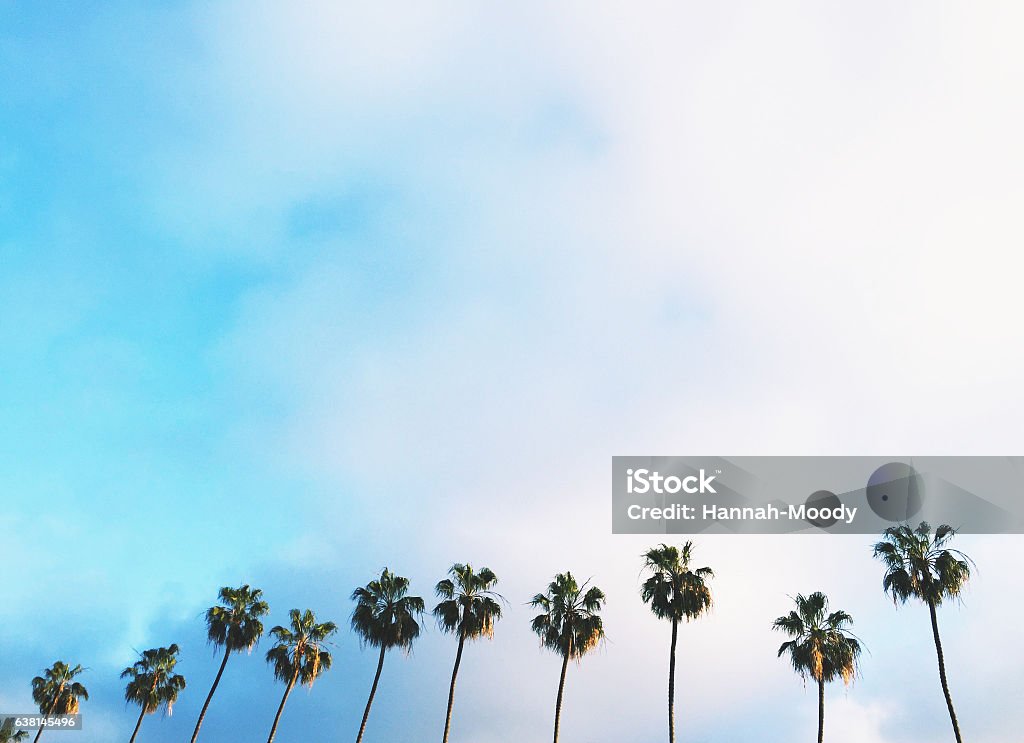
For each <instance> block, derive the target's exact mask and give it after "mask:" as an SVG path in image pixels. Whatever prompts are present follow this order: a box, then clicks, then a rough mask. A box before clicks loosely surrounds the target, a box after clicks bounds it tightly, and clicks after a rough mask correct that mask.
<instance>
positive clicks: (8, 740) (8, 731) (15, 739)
mask: <svg viewBox="0 0 1024 743" xmlns="http://www.w3.org/2000/svg"><path fill="white" fill-rule="evenodd" d="M23 740H28V733H27V732H25V731H24V730H17V729H15V727H14V718H13V717H8V718H6V719H5V720H4V721H3V723H0V743H21V741H23Z"/></svg>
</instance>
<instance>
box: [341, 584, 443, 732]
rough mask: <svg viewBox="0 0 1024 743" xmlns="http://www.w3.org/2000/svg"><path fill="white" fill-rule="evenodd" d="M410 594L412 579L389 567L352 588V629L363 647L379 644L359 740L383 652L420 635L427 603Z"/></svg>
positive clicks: (408, 644)
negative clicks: (375, 578) (421, 619)
mask: <svg viewBox="0 0 1024 743" xmlns="http://www.w3.org/2000/svg"><path fill="white" fill-rule="evenodd" d="M408 594H409V579H408V578H403V577H402V576H400V575H395V574H394V573H392V572H391V571H390V570H388V569H387V568H384V570H383V571H382V572H381V574H380V578H378V579H377V580H373V581H370V582H369V583H367V584H366V585H365V586H363V587H361V588H357V589H356V590H355V591H353V592H352V600H353V601H355V602H356V608H355V609H353V610H352V629H353V631H354V632H355V633H356V634H357V635H359V641H360V643H361V644H362V645H363V646H364V647H365V646H366V645H370V646H371V647H375V648H380V657H379V658H378V660H377V672H376V673H375V674H374V676H373V685H372V686H371V687H370V698H369V699H368V700H366V709H365V710H364V711H363V721H362V723H361V724H360V725H359V734H358V735H357V736H356V743H361V741H362V740H363V733H365V732H366V721H367V720H368V719H369V717H370V707H371V706H372V705H373V697H374V695H375V694H376V693H377V684H378V683H379V682H380V672H381V670H382V669H383V668H384V654H385V653H386V652H387V651H388V650H390V649H391V648H401V649H402V650H405V651H406V652H409V651H410V650H411V649H412V644H413V642H414V641H415V640H416V638H417V637H419V634H420V625H419V621H418V620H419V618H420V617H421V616H422V615H423V611H424V609H425V608H426V607H425V604H424V603H423V599H422V598H420V597H419V596H409V595H408Z"/></svg>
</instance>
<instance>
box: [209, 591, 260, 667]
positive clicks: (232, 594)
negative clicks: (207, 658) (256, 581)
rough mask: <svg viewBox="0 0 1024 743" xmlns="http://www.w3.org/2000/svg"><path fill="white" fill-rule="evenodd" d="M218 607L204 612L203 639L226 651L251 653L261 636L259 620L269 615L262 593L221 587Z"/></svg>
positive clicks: (212, 607)
mask: <svg viewBox="0 0 1024 743" xmlns="http://www.w3.org/2000/svg"><path fill="white" fill-rule="evenodd" d="M217 597H218V599H219V601H220V605H219V606H211V607H210V608H209V609H207V610H206V638H207V640H209V642H211V643H212V644H214V645H216V646H218V647H223V648H225V649H226V650H227V651H228V652H236V651H240V650H252V649H253V647H254V646H255V645H256V643H257V642H259V639H260V637H262V636H263V622H262V621H261V618H262V617H264V616H266V615H267V614H268V613H269V612H270V606H269V605H268V604H267V602H266V601H264V600H263V591H261V590H260V589H258V588H249V586H248V585H244V586H240V587H239V588H229V587H226V586H225V587H224V588H221V589H220V592H219V593H218V595H217Z"/></svg>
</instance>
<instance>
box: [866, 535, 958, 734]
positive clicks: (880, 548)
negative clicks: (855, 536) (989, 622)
mask: <svg viewBox="0 0 1024 743" xmlns="http://www.w3.org/2000/svg"><path fill="white" fill-rule="evenodd" d="M955 535H956V531H955V530H954V529H953V528H952V527H950V526H947V525H945V524H943V525H942V526H940V527H939V528H938V529H936V530H935V533H934V535H933V534H932V532H931V527H930V526H929V525H928V524H927V522H924V521H922V522H921V523H920V525H919V526H918V527H917V528H916V529H913V528H911V527H910V526H909V525H907V524H902V525H900V526H891V527H889V528H888V529H886V530H885V531H884V532H882V541H881V542H879V543H878V544H876V545H875V550H874V552H875V557H877V558H878V559H879V560H881V561H882V564H884V565H885V577H884V578H883V579H882V588H883V590H884V591H885V592H886V593H888V594H891V595H892V600H893V603H904V604H905V603H906V602H907V599H910V598H916V599H919V600H921V601H923V602H924V603H925V604H927V605H928V613H929V615H930V616H931V621H932V639H933V640H934V641H935V654H936V655H937V656H938V660H939V681H940V683H941V684H942V693H943V695H944V696H945V697H946V707H947V709H948V710H949V719H950V722H952V723H953V734H954V735H955V736H956V741H957V743H962V738H961V737H960V724H959V723H958V722H957V719H956V712H955V711H954V710H953V697H952V696H951V695H950V693H949V683H948V682H947V681H946V661H945V659H944V657H943V655H942V640H941V639H940V638H939V622H938V618H937V616H936V611H935V610H936V608H937V607H938V606H940V605H941V604H942V602H943V601H944V600H945V599H947V598H957V597H958V596H959V595H960V593H961V591H963V588H964V585H965V584H966V583H967V581H968V580H970V577H971V559H970V558H969V557H967V555H965V554H964V553H963V552H961V551H960V550H955V549H950V548H949V547H947V545H948V544H949V541H950V540H951V539H952V538H953V537H954V536H955Z"/></svg>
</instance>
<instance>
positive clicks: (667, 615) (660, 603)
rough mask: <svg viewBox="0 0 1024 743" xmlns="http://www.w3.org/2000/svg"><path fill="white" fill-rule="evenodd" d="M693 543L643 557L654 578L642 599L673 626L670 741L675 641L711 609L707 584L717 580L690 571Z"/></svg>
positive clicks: (671, 717) (672, 734)
mask: <svg viewBox="0 0 1024 743" xmlns="http://www.w3.org/2000/svg"><path fill="white" fill-rule="evenodd" d="M692 554H693V542H686V544H684V545H683V548H682V549H681V550H680V549H678V548H676V547H671V546H669V545H667V544H662V545H660V546H658V547H652V548H651V549H649V550H647V552H646V553H644V568H645V569H646V570H649V571H650V572H651V576H650V577H649V578H648V579H647V580H646V581H644V584H643V586H642V587H641V589H640V596H641V598H643V601H644V603H645V604H650V605H651V611H652V612H653V613H654V616H656V617H658V619H668V620H669V621H671V622H672V644H671V646H670V649H669V660H668V739H669V743H675V740H676V722H675V698H676V641H677V638H678V633H679V622H680V621H682V620H686V621H690V620H691V619H696V618H697V617H699V616H700V615H701V614H703V613H704V612H706V611H708V610H709V609H710V608H711V605H712V599H711V589H710V588H709V587H708V585H707V581H708V579H710V578H713V577H714V576H715V574H714V572H713V571H712V570H711V568H697V569H696V570H690V558H691V556H692Z"/></svg>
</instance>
